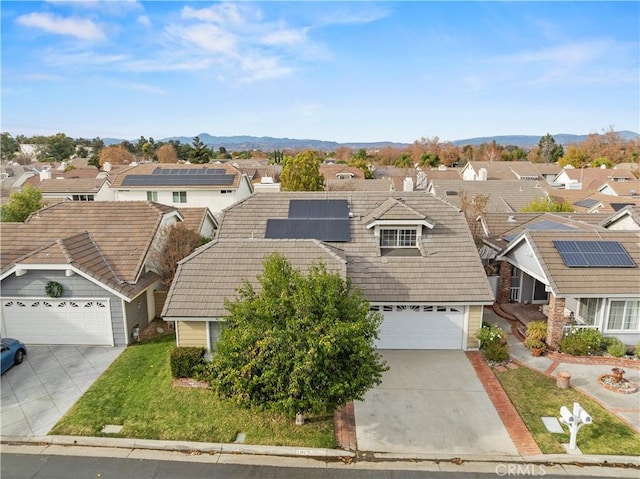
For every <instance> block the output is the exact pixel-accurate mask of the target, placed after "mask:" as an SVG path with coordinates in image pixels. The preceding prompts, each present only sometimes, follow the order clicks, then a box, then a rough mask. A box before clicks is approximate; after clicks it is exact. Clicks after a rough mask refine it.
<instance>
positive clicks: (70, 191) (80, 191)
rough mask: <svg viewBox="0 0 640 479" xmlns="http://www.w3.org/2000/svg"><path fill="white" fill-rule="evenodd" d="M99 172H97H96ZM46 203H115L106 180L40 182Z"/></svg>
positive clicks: (80, 179) (71, 179)
mask: <svg viewBox="0 0 640 479" xmlns="http://www.w3.org/2000/svg"><path fill="white" fill-rule="evenodd" d="M96 171H97V170H96ZM38 188H39V189H40V191H41V193H42V199H43V200H44V201H50V200H54V201H56V200H57V201H62V200H72V201H113V199H114V194H113V191H112V190H111V188H109V181H108V180H107V179H106V178H104V177H103V178H69V179H66V178H64V177H62V178H59V179H58V178H56V179H54V180H52V179H47V180H43V181H41V182H40V186H39V187H38Z"/></svg>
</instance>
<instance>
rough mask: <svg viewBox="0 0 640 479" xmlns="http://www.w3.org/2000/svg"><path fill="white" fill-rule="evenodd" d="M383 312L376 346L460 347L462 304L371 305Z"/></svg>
mask: <svg viewBox="0 0 640 479" xmlns="http://www.w3.org/2000/svg"><path fill="white" fill-rule="evenodd" d="M372 309H374V310H375V309H377V310H378V311H380V312H381V313H382V314H383V315H384V321H383V322H382V325H381V326H380V334H379V337H380V339H379V340H378V342H377V344H376V346H377V347H378V349H463V344H462V341H463V338H464V308H463V307H451V306H431V305H411V306H405V305H379V306H373V307H372Z"/></svg>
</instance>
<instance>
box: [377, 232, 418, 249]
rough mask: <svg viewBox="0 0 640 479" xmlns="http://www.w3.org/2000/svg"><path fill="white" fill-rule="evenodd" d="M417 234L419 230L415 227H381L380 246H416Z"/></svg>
mask: <svg viewBox="0 0 640 479" xmlns="http://www.w3.org/2000/svg"><path fill="white" fill-rule="evenodd" d="M417 236H418V234H417V230H416V229H414V228H382V229H380V247H381V248H415V247H416V246H417V244H416V239H417Z"/></svg>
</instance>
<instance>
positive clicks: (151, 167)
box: [111, 163, 242, 190]
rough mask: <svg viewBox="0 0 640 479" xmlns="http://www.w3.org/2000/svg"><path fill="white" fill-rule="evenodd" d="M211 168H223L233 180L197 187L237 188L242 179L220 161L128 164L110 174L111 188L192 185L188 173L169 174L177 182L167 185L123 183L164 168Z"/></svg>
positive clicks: (234, 170) (227, 164)
mask: <svg viewBox="0 0 640 479" xmlns="http://www.w3.org/2000/svg"><path fill="white" fill-rule="evenodd" d="M211 169H218V170H224V174H225V175H233V176H234V178H233V181H232V182H230V183H228V184H224V185H196V187H197V188H198V189H202V188H206V189H213V190H218V189H229V188H231V189H233V188H238V186H239V185H240V181H241V179H242V173H241V172H240V171H239V170H238V169H237V168H235V167H234V166H233V165H231V164H229V163H221V164H214V163H207V164H205V165H191V164H186V163H184V164H183V163H177V164H173V163H172V164H164V163H162V164H158V163H144V164H141V165H134V166H129V167H127V168H123V169H121V170H119V171H118V172H116V173H115V174H114V175H112V181H111V188H113V189H121V188H126V189H130V188H133V189H138V188H139V189H145V190H148V189H149V188H151V187H153V188H176V187H193V186H194V185H193V184H192V183H190V182H189V178H192V176H191V175H189V174H185V175H171V176H174V177H175V176H177V178H176V180H177V181H178V182H177V183H176V182H172V183H171V184H167V185H162V184H158V185H153V186H151V185H136V184H127V185H125V184H124V183H126V181H127V178H128V177H132V178H135V177H136V176H139V175H140V176H147V175H149V176H152V175H154V172H155V173H156V174H158V172H160V171H164V170H182V171H187V170H192V171H194V172H195V171H199V170H200V171H201V170H211ZM134 175H135V176H134ZM159 176H160V177H165V175H159ZM168 176H169V175H167V177H168ZM207 176H208V175H207ZM180 180H183V181H182V182H180Z"/></svg>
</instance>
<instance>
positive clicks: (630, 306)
mask: <svg viewBox="0 0 640 479" xmlns="http://www.w3.org/2000/svg"><path fill="white" fill-rule="evenodd" d="M639 319H640V301H611V307H610V308H609V322H608V324H607V329H623V330H625V329H626V330H629V329H638V323H639V322H640V321H639Z"/></svg>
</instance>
